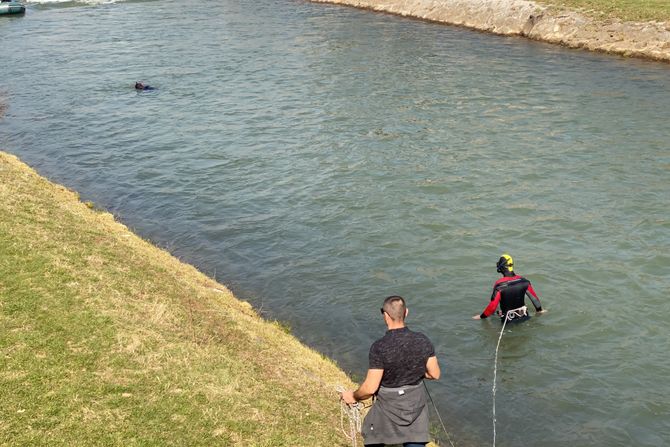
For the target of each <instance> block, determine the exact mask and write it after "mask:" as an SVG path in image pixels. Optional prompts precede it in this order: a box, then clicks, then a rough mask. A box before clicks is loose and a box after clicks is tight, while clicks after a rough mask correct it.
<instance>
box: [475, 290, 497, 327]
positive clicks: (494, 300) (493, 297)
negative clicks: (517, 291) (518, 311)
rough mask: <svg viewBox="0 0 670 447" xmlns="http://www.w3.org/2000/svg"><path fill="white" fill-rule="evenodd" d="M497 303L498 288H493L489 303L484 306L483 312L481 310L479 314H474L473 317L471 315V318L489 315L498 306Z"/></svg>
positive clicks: (478, 318) (481, 318)
mask: <svg viewBox="0 0 670 447" xmlns="http://www.w3.org/2000/svg"><path fill="white" fill-rule="evenodd" d="M499 303H500V290H498V289H493V294H492V295H491V302H490V303H489V305H488V306H486V309H484V312H482V313H481V314H480V315H475V316H474V317H472V319H473V320H483V319H484V318H488V317H490V316H491V315H493V313H494V312H495V311H496V309H497V308H498V304H499Z"/></svg>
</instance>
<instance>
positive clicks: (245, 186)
mask: <svg viewBox="0 0 670 447" xmlns="http://www.w3.org/2000/svg"><path fill="white" fill-rule="evenodd" d="M0 37H2V40H3V42H5V44H7V45H6V46H5V50H4V51H3V55H2V59H1V60H0V75H1V79H2V81H0V101H3V102H4V103H5V104H6V105H7V107H8V108H7V110H6V112H5V117H4V120H3V121H1V122H0V147H2V148H3V149H4V150H8V151H10V152H13V153H15V154H17V155H19V156H20V157H21V158H22V159H23V160H24V161H26V162H28V163H29V164H31V165H32V166H34V167H36V168H37V169H38V170H39V171H40V172H41V173H42V174H44V175H46V176H48V177H49V178H51V179H53V180H55V181H57V182H60V183H63V184H65V185H67V186H69V187H71V188H74V189H76V190H78V191H79V192H80V193H81V195H82V197H83V198H84V199H86V200H92V201H94V202H95V203H96V204H97V205H98V206H101V207H104V208H106V209H108V210H110V211H111V212H113V213H114V214H115V215H117V216H118V217H119V219H121V220H122V221H123V222H125V223H126V224H128V225H129V226H130V227H131V228H132V229H134V230H135V231H136V232H138V233H139V234H141V235H142V236H144V237H146V238H148V239H150V240H152V241H154V242H155V243H157V244H158V245H160V246H162V247H165V248H167V249H169V250H170V251H171V252H172V253H174V254H175V255H177V256H179V257H180V258H181V259H183V260H185V261H188V262H191V263H193V264H195V265H196V266H198V267H199V268H200V269H201V270H202V271H204V272H205V273H207V274H209V275H212V276H216V278H217V279H219V280H220V281H221V282H223V283H225V284H227V285H229V286H230V287H231V288H232V289H233V290H234V292H235V293H236V294H237V295H238V296H239V297H240V298H242V299H246V300H249V301H250V302H251V303H253V304H254V306H255V307H256V308H257V309H259V310H260V312H261V313H262V314H263V315H265V316H266V317H268V318H272V319H279V320H281V321H285V322H287V323H288V324H289V325H290V326H291V327H292V329H293V332H294V333H295V334H296V335H297V336H298V337H300V338H301V339H302V340H303V341H305V342H306V343H307V344H309V345H310V346H313V347H315V348H316V349H318V350H320V351H321V352H323V353H325V354H327V355H329V356H331V357H333V358H334V359H336V360H337V362H338V363H339V364H340V365H341V366H342V367H343V368H344V369H346V370H347V371H350V372H351V373H353V374H354V375H355V376H357V377H358V378H360V377H362V376H363V375H364V374H365V371H366V368H367V350H368V347H369V345H370V344H371V343H372V342H373V341H374V340H375V339H376V338H378V337H380V336H381V335H382V334H383V333H384V329H385V328H384V325H383V321H382V319H381V317H380V315H379V310H378V309H379V306H380V304H381V301H382V300H383V298H384V297H385V296H387V295H391V294H400V295H403V296H405V297H406V298H407V301H408V306H409V308H410V316H409V319H408V324H409V326H410V327H412V328H413V329H416V330H421V331H423V332H425V333H426V334H428V335H429V336H430V337H431V339H432V340H433V342H434V343H435V345H436V349H437V352H438V356H439V358H440V361H441V364H442V367H443V378H442V379H441V380H440V381H439V382H438V383H431V384H430V390H431V393H432V395H433V397H434V399H435V401H436V403H437V405H438V407H439V409H440V413H441V414H442V417H443V418H444V419H445V422H446V424H447V426H448V428H449V429H450V432H451V433H450V434H451V438H452V440H453V441H454V443H455V445H456V446H464V445H490V444H491V441H492V417H491V411H492V396H491V387H492V379H493V366H494V365H493V358H494V351H495V344H496V341H497V339H498V335H499V333H500V329H501V325H500V323H499V322H498V321H490V320H487V321H483V322H480V321H473V320H471V318H470V317H471V316H472V315H474V314H476V313H479V312H481V310H482V309H483V308H484V306H485V305H486V304H487V302H488V298H489V294H490V288H491V285H492V283H493V281H494V280H495V279H496V278H497V274H496V272H495V263H496V261H497V259H498V257H499V256H500V254H501V253H502V252H509V253H510V254H512V256H514V257H515V261H516V270H517V271H518V272H519V273H521V274H523V275H525V276H526V277H528V278H529V279H530V280H531V281H532V282H533V284H534V286H535V288H536V290H537V291H538V292H539V294H540V296H541V299H542V302H543V305H544V307H545V308H546V309H548V313H547V314H546V315H543V316H539V317H534V318H532V319H531V320H530V321H529V322H528V323H526V324H523V325H518V326H513V327H510V328H509V330H507V331H506V332H505V334H504V336H503V339H502V343H501V348H500V354H499V366H498V390H497V445H499V446H516V445H526V446H548V447H552V446H608V447H612V446H664V445H670V385H668V380H667V376H668V374H669V373H670V361H669V360H668V358H669V356H668V354H667V352H666V350H667V349H668V347H669V346H670V336H669V333H670V331H669V329H668V320H667V318H668V313H669V312H670V304H669V303H670V301H669V300H668V290H669V289H670V233H669V231H670V211H669V210H670V194H669V191H668V190H669V186H670V125H669V121H668V117H670V66H668V65H664V64H658V63H653V62H646V61H638V60H626V59H622V58H618V57H613V56H607V55H600V54H591V53H586V52H581V51H573V50H566V49H563V48H559V47H555V46H550V45H545V44H541V43H535V42H530V41H526V40H523V39H518V38H504V37H498V36H491V35H486V34H482V33H477V32H472V31H469V30H465V29H460V28H453V27H447V26H441V25H437V24H431V23H426V22H421V21H414V20H409V19H403V18H399V17H394V16H389V15H382V14H375V13H371V12H366V11H359V10H355V9H349V8H344V7H335V6H330V5H321V4H318V5H317V4H311V3H305V2H300V1H291V0H258V1H255V2H248V1H242V0H217V1H201V2H195V1H190V0H185V1H180V2H176V1H170V0H166V1H150V2H120V3H104V4H101V3H88V4H87V3H75V2H67V3H58V2H43V3H29V6H28V11H27V13H26V15H25V16H24V17H19V18H9V17H3V18H2V20H0ZM136 80H143V81H145V82H146V83H149V84H152V85H154V86H156V87H157V90H154V91H151V92H143V93H137V92H136V91H135V90H134V89H133V84H134V82H135V81H136ZM334 405H335V403H334Z"/></svg>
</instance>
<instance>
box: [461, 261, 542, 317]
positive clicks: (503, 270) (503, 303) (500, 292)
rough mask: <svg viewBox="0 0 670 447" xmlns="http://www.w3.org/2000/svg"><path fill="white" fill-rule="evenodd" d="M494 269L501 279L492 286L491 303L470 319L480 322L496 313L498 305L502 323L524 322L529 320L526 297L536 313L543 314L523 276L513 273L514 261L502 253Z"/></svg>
mask: <svg viewBox="0 0 670 447" xmlns="http://www.w3.org/2000/svg"><path fill="white" fill-rule="evenodd" d="M496 268H497V271H498V273H500V274H502V275H503V277H502V278H500V279H498V280H497V281H496V282H495V284H493V293H491V302H490V303H489V305H488V306H486V309H484V312H482V313H481V314H480V315H475V316H473V317H472V319H474V320H480V319H484V318H487V317H490V316H491V315H493V313H494V312H495V311H496V309H497V308H498V305H500V311H499V312H498V315H500V318H501V320H502V321H503V322H504V321H505V319H507V321H515V322H521V321H525V320H527V319H529V318H530V316H529V315H528V310H527V308H526V305H525V297H526V296H528V298H530V301H531V303H533V306H534V307H535V311H536V313H538V314H540V313H544V312H545V310H543V309H542V304H541V303H540V298H539V297H538V296H537V293H535V290H534V289H533V286H532V285H531V284H530V281H528V280H527V279H526V278H524V277H523V276H521V275H517V274H515V273H514V260H513V259H512V257H511V256H510V255H508V254H507V253H504V254H503V255H502V256H501V257H500V259H498V263H497V264H496Z"/></svg>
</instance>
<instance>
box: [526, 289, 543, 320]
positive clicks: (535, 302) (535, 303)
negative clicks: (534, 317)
mask: <svg viewBox="0 0 670 447" xmlns="http://www.w3.org/2000/svg"><path fill="white" fill-rule="evenodd" d="M526 296H527V297H528V298H530V302H531V303H533V306H534V307H535V311H536V312H537V313H543V312H545V311H544V310H543V309H542V303H540V298H539V297H538V296H537V293H535V290H534V289H533V286H532V284H530V283H529V284H528V289H527V290H526Z"/></svg>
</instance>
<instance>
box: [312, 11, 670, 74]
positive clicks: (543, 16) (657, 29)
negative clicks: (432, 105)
mask: <svg viewBox="0 0 670 447" xmlns="http://www.w3.org/2000/svg"><path fill="white" fill-rule="evenodd" d="M312 1H314V2H318V3H334V4H341V5H349V6H355V7H359V8H366V9H371V10H375V11H383V12H388V13H393V14H399V15H403V16H408V17H416V18H420V19H425V20H431V21H435V22H441V23H447V24H451V25H460V26H466V27H469V28H474V29H478V30H482V31H488V32H492V33H496V34H503V35H518V36H525V37H528V38H530V39H535V40H541V41H545V42H551V43H556V44H560V45H565V46H568V47H571V48H585V49H588V50H593V51H604V52H608V53H615V54H620V55H625V56H635V57H644V58H649V59H656V60H662V61H668V62H670V23H668V22H622V21H618V20H613V19H607V20H605V19H594V18H590V17H587V16H586V15H583V14H580V13H579V12H577V11H571V10H559V9H556V8H551V7H547V6H545V5H540V4H537V3H534V2H531V1H527V0H312Z"/></svg>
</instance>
